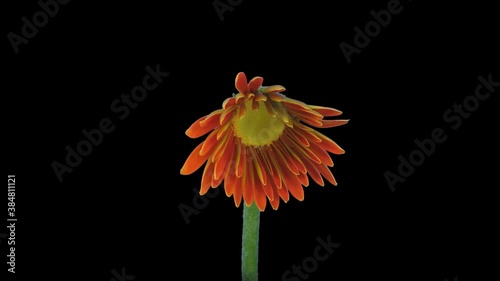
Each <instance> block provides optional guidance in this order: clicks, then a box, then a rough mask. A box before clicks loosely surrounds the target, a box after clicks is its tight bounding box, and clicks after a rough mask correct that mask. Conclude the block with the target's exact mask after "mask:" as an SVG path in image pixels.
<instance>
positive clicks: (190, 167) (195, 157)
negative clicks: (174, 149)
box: [181, 142, 210, 175]
mask: <svg viewBox="0 0 500 281" xmlns="http://www.w3.org/2000/svg"><path fill="white" fill-rule="evenodd" d="M203 143H204V142H202V143H200V144H199V145H198V146H197V147H196V148H195V149H194V150H193V151H192V152H191V154H189V156H188V158H187V159H186V162H184V165H183V166H182V168H181V175H190V174H192V173H194V172H195V171H196V170H198V169H199V168H200V167H201V165H203V163H205V162H206V161H207V159H208V157H209V156H210V155H208V154H205V155H200V150H201V148H202V146H203Z"/></svg>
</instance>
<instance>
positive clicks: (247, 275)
mask: <svg viewBox="0 0 500 281" xmlns="http://www.w3.org/2000/svg"><path fill="white" fill-rule="evenodd" d="M259 224H260V210H259V209H258V208H257V206H256V205H255V203H254V204H252V205H251V206H250V207H247V205H245V204H243V235H242V242H241V276H242V280H243V281H257V280H258V279H259V277H258V276H259V271H258V263H259Z"/></svg>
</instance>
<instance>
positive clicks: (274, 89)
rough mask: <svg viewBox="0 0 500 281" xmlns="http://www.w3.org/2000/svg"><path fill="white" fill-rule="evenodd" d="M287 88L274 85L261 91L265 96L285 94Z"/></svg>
mask: <svg viewBox="0 0 500 281" xmlns="http://www.w3.org/2000/svg"><path fill="white" fill-rule="evenodd" d="M285 90H286V89H285V87H283V86H281V85H273V86H267V87H262V88H260V91H261V92H262V93H264V94H269V93H274V92H283V91H285Z"/></svg>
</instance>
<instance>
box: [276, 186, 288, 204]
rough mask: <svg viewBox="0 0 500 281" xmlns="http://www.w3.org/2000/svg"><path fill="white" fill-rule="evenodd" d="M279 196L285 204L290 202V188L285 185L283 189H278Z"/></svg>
mask: <svg viewBox="0 0 500 281" xmlns="http://www.w3.org/2000/svg"><path fill="white" fill-rule="evenodd" d="M278 195H279V197H280V198H281V199H283V201H284V202H285V203H286V202H288V200H290V194H289V193H288V188H287V187H286V185H285V184H283V185H282V186H281V188H278Z"/></svg>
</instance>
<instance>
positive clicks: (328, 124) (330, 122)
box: [321, 119, 349, 128]
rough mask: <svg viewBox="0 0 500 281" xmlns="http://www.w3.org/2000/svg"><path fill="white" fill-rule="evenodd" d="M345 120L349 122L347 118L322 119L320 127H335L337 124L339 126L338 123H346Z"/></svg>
mask: <svg viewBox="0 0 500 281" xmlns="http://www.w3.org/2000/svg"><path fill="white" fill-rule="evenodd" d="M347 122H349V120H348V119H342V120H340V119H339V120H322V121H321V123H323V124H322V126H321V128H332V127H337V126H340V125H344V124H347Z"/></svg>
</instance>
